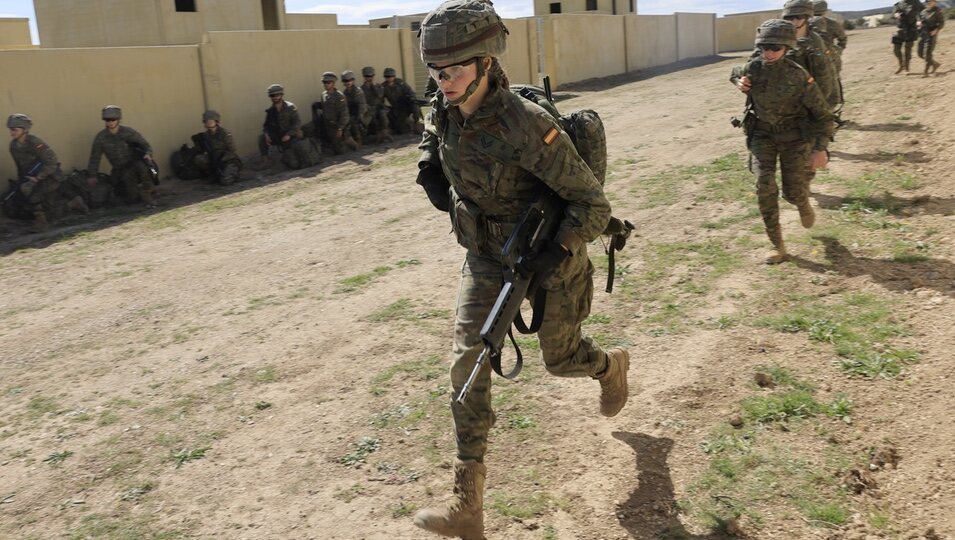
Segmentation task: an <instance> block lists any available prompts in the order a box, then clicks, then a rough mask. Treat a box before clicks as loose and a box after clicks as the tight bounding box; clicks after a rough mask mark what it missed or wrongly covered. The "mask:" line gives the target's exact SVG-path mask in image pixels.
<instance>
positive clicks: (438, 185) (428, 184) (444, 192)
mask: <svg viewBox="0 0 955 540" xmlns="http://www.w3.org/2000/svg"><path fill="white" fill-rule="evenodd" d="M418 168H419V170H418V179H417V180H416V182H417V183H418V184H419V185H420V186H421V187H423V188H424V192H425V193H427V194H428V200H429V201H431V204H432V205H434V207H435V208H437V209H438V210H441V211H442V212H447V211H448V210H450V208H451V194H450V193H449V192H448V190H449V189H451V184H450V183H448V179H447V178H445V177H444V171H442V170H441V166H440V165H435V164H434V163H431V162H430V161H423V162H421V163H419V164H418Z"/></svg>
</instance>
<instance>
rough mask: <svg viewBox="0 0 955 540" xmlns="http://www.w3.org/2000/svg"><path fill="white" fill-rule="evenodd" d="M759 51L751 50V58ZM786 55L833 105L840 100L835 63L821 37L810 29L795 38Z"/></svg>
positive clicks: (754, 57)
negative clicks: (805, 73)
mask: <svg viewBox="0 0 955 540" xmlns="http://www.w3.org/2000/svg"><path fill="white" fill-rule="evenodd" d="M759 56H760V51H759V49H758V48H756V49H754V50H753V54H752V55H751V56H750V58H751V59H758V58H759ZM786 57H787V58H789V59H790V60H792V61H794V62H796V63H797V64H799V65H800V66H802V67H803V68H805V70H806V71H808V72H809V74H810V75H812V77H813V79H815V80H816V83H817V84H818V85H819V89H820V90H821V91H822V95H823V96H824V97H825V98H826V101H828V102H829V104H830V106H832V107H835V106H837V105H838V104H839V103H841V101H842V96H841V95H840V93H839V83H838V81H837V78H836V68H835V65H834V64H833V63H832V61H831V60H830V58H829V56H828V55H827V54H826V44H825V42H824V41H823V40H822V38H821V37H820V36H819V35H818V34H816V33H815V32H813V31H812V30H810V31H809V32H808V33H807V34H806V35H805V36H804V37H801V38H797V39H796V46H795V47H793V48H791V49H789V51H787V52H786Z"/></svg>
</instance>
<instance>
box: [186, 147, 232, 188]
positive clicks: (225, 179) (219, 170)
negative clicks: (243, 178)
mask: <svg viewBox="0 0 955 540" xmlns="http://www.w3.org/2000/svg"><path fill="white" fill-rule="evenodd" d="M193 163H194V164H195V166H196V168H197V169H199V172H201V173H202V176H204V177H206V178H214V179H215V180H216V181H217V182H219V183H220V184H222V185H226V186H227V185H229V184H234V183H235V182H236V181H238V179H239V171H240V170H241V169H242V162H241V161H239V160H238V159H230V160H228V161H226V162H225V163H223V164H222V165H221V166H220V167H216V166H215V165H213V163H212V159H211V158H210V157H209V155H208V154H199V155H197V156H196V157H195V159H194V160H193Z"/></svg>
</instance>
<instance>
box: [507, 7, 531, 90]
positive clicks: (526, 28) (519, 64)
mask: <svg viewBox="0 0 955 540" xmlns="http://www.w3.org/2000/svg"><path fill="white" fill-rule="evenodd" d="M504 25H505V26H507V30H508V32H509V34H508V36H507V52H505V53H504V55H503V56H502V57H501V63H502V64H503V66H504V71H505V72H506V73H507V78H508V79H509V80H510V81H511V82H512V83H514V84H540V81H538V80H537V72H538V70H539V69H540V68H539V67H538V65H537V64H538V63H537V43H538V40H537V19H510V20H505V21H504Z"/></svg>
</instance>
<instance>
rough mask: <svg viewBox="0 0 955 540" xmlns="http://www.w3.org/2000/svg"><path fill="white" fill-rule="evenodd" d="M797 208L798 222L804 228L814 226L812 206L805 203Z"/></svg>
mask: <svg viewBox="0 0 955 540" xmlns="http://www.w3.org/2000/svg"><path fill="white" fill-rule="evenodd" d="M797 208H798V209H799V222H800V223H802V226H803V227H804V228H806V229H811V228H812V226H813V225H815V224H816V213H815V212H814V211H813V210H812V204H810V203H809V201H806V203H805V204H803V205H802V206H798V207H797Z"/></svg>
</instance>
